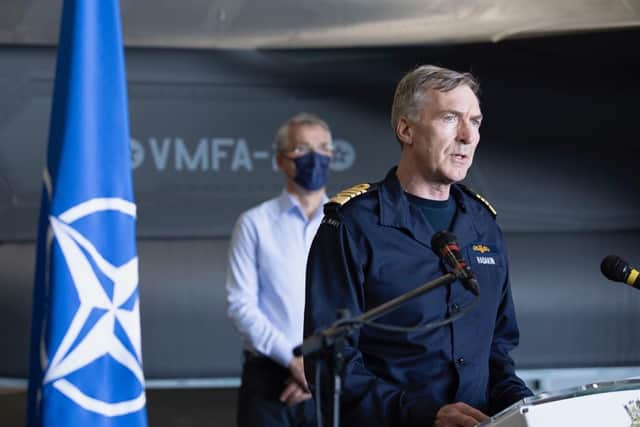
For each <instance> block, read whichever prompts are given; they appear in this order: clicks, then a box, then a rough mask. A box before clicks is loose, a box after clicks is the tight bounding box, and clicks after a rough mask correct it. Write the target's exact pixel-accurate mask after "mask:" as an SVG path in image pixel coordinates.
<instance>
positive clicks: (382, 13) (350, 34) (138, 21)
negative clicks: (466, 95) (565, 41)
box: [0, 0, 640, 48]
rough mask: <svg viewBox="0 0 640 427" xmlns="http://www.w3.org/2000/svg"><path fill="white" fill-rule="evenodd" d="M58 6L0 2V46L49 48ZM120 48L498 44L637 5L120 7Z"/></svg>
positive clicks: (628, 15)
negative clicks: (21, 45) (490, 42)
mask: <svg viewBox="0 0 640 427" xmlns="http://www.w3.org/2000/svg"><path fill="white" fill-rule="evenodd" d="M61 3H62V2H61V1H60V0H53V1H51V0H3V1H2V2H0V43H5V44H38V45H52V44H56V43H57V36H58V26H59V23H58V20H59V16H60V8H61ZM121 10H122V22H123V29H124V37H125V43H126V44H127V45H128V46H139V47H141V46H145V47H181V48H220V47H224V48H274V47H276V48H289V47H349V46H380V45H403V44H434V43H443V42H469V41H499V40H505V39H509V38H514V37H524V36H529V37H530V36H536V35H545V34H553V33H564V32H570V31H578V30H582V31H584V30H594V29H611V28H621V27H633V26H638V25H639V24H640V1H638V0H563V1H557V0H537V1H533V2H532V1H529V0H456V1H443V0H430V1H424V0H394V1H388V0H366V1H365V0H322V1H317V0H316V1H309V0H304V1H301V0H269V1H264V0H188V1H180V2H177V1H175V0H162V1H159V0H122V1H121Z"/></svg>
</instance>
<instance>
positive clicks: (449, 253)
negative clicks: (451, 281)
mask: <svg viewBox="0 0 640 427" xmlns="http://www.w3.org/2000/svg"><path fill="white" fill-rule="evenodd" d="M431 247H432V248H433V249H434V250H435V251H436V252H437V253H438V254H439V255H440V256H441V257H442V258H443V259H444V261H445V262H446V263H447V264H448V265H449V267H451V268H452V269H453V273H454V274H455V275H456V276H457V277H458V278H459V279H460V281H461V282H462V285H463V286H464V287H465V288H466V289H467V290H468V291H469V292H471V293H472V294H474V295H480V286H479V284H478V281H477V280H476V277H475V275H474V274H473V271H471V268H470V267H469V265H468V264H467V263H466V262H465V260H464V258H463V257H462V254H461V253H460V248H459V247H458V242H457V241H456V236H455V234H453V233H450V232H448V231H438V232H437V233H436V234H434V235H433V238H432V239H431Z"/></svg>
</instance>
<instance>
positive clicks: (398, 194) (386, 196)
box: [378, 167, 479, 247]
mask: <svg viewBox="0 0 640 427" xmlns="http://www.w3.org/2000/svg"><path fill="white" fill-rule="evenodd" d="M397 169H398V168H397V167H393V168H392V169H391V170H390V171H389V172H388V173H387V176H386V177H385V178H384V180H383V181H382V183H381V184H380V187H379V188H380V189H379V191H378V200H379V203H380V225H383V226H386V227H394V228H399V229H404V230H407V231H408V232H409V233H411V235H412V236H413V238H414V239H416V240H417V241H419V242H420V243H422V244H423V245H425V246H427V247H431V238H432V237H433V235H434V234H435V232H436V231H439V230H434V229H433V228H432V227H431V225H430V224H429V223H428V222H427V221H426V220H425V219H424V217H423V216H422V214H421V213H420V212H419V211H418V210H417V209H416V208H414V207H413V206H412V205H411V203H410V202H409V200H408V199H407V196H406V194H405V193H404V190H403V188H402V186H401V185H400V181H399V180H398V177H397V175H396V171H397ZM451 195H452V197H453V199H454V200H455V202H456V216H455V219H454V223H453V230H452V231H453V233H454V234H455V235H456V237H457V238H458V244H459V245H460V246H466V245H468V244H470V243H472V242H474V241H476V240H477V238H478V235H479V233H478V229H477V227H476V225H475V224H474V221H473V217H472V215H469V214H468V207H469V206H468V204H469V200H468V196H466V194H465V193H464V192H463V191H462V190H461V189H460V188H458V186H457V185H455V184H454V185H452V186H451Z"/></svg>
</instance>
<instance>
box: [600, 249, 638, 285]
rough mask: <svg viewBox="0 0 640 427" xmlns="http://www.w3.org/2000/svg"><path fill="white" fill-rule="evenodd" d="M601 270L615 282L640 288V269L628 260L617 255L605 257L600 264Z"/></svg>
mask: <svg viewBox="0 0 640 427" xmlns="http://www.w3.org/2000/svg"><path fill="white" fill-rule="evenodd" d="M600 271H601V272H602V274H604V276H605V277H606V278H607V279H609V280H613V281H614V282H622V283H626V284H627V285H629V286H633V287H634V288H636V289H640V271H638V270H637V269H635V268H633V267H631V266H630V265H629V263H628V262H626V261H625V260H623V259H622V258H620V257H619V256H616V255H608V256H606V257H604V259H603V260H602V263H601V264H600Z"/></svg>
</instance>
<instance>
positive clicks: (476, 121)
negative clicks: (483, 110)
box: [471, 119, 482, 128]
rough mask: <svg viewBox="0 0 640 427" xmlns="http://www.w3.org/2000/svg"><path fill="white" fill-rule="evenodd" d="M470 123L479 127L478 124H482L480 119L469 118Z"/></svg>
mask: <svg viewBox="0 0 640 427" xmlns="http://www.w3.org/2000/svg"><path fill="white" fill-rule="evenodd" d="M471 124H472V125H473V126H474V127H477V128H479V127H480V125H481V124H482V119H471Z"/></svg>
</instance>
